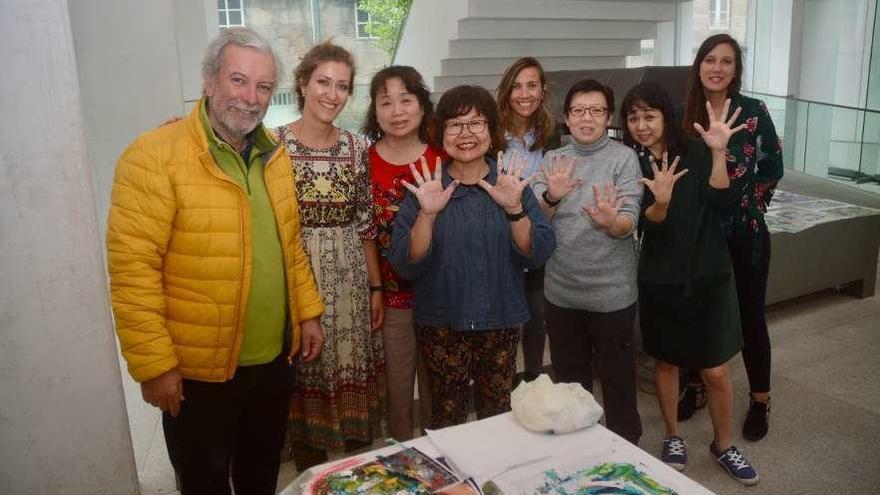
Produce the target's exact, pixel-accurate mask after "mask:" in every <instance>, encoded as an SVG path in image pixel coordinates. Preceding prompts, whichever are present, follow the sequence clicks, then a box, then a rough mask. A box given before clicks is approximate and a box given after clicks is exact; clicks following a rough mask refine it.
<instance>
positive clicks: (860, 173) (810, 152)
mask: <svg viewBox="0 0 880 495" xmlns="http://www.w3.org/2000/svg"><path fill="white" fill-rule="evenodd" d="M743 93H744V94H746V95H748V96H752V97H754V98H758V99H760V100H763V101H764V103H765V104H766V105H767V109H768V110H769V111H770V115H771V117H772V118H773V123H774V124H775V126H776V132H777V133H778V134H779V137H780V138H782V142H783V161H784V163H785V167H786V168H791V169H794V170H797V171H800V172H804V173H807V174H810V175H815V176H817V177H823V178H830V179H837V180H847V181H851V182H853V183H854V184H872V185H876V186H878V187H877V190H876V191H875V192H878V191H880V112H878V111H875V110H868V109H864V108H856V107H848V106H843V105H832V104H829V103H821V102H816V101H809V100H802V99H798V98H790V97H789V98H785V97H780V96H774V95H768V94H763V93H756V92H748V91H744V92H743ZM869 190H870V189H869Z"/></svg>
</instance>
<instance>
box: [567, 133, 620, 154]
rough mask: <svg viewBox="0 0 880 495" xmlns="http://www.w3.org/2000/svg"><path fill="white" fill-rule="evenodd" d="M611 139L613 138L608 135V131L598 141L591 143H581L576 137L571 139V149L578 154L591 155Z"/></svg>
mask: <svg viewBox="0 0 880 495" xmlns="http://www.w3.org/2000/svg"><path fill="white" fill-rule="evenodd" d="M609 141H611V138H610V137H608V133H607V132H606V133H605V135H604V136H602V137H600V138H599V140H598V141H596V142H595V143H591V144H581V143H579V142H577V141H575V140H574V139H572V140H571V149H572V150H573V151H574V153H575V155H577V156H589V155H592V154H593V153H596V152H597V151H599V150H601V149H602V148H604V147H605V146H606V145H607V144H608V142H609Z"/></svg>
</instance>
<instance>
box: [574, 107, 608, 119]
mask: <svg viewBox="0 0 880 495" xmlns="http://www.w3.org/2000/svg"><path fill="white" fill-rule="evenodd" d="M587 112H590V115H592V116H593V117H595V118H597V119H601V118H602V117H604V116H606V115H608V109H607V108H605V107H571V108H569V109H568V115H570V116H572V117H574V118H577V119H579V118H581V117H583V116H584V115H586V114H587Z"/></svg>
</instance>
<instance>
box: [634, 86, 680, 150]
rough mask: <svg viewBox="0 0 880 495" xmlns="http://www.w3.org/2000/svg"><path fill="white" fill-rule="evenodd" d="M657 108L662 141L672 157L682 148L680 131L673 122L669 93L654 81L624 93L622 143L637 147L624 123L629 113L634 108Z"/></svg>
mask: <svg viewBox="0 0 880 495" xmlns="http://www.w3.org/2000/svg"><path fill="white" fill-rule="evenodd" d="M648 109H651V110H659V111H660V113H661V114H662V115H663V141H664V143H665V144H666V152H667V153H668V154H669V156H670V157H672V156H673V155H675V154H680V153H681V152H682V151H683V150H684V145H683V142H682V138H681V133H680V132H679V130H678V125H676V123H675V108H674V107H673V106H672V100H671V99H669V94H668V93H667V92H666V90H664V89H663V88H662V87H661V86H660V85H659V84H657V83H655V82H650V81H649V82H643V83H641V84H638V85H636V86H633V88H632V89H630V90H629V92H628V93H627V94H626V96H625V97H624V98H623V103H621V105H620V121H621V127H622V129H623V144H625V145H627V146H630V147H633V148H635V147H637V146H639V144H638V143H637V142H636V140H635V139H633V137H632V135H631V134H630V133H629V126H628V125H627V124H626V122H627V118H628V117H629V115H630V114H631V113H633V112H635V111H636V110H648Z"/></svg>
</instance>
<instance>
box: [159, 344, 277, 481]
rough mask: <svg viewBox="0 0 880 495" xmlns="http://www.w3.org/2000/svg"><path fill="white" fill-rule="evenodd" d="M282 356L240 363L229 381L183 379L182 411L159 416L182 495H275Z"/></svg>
mask: <svg viewBox="0 0 880 495" xmlns="http://www.w3.org/2000/svg"><path fill="white" fill-rule="evenodd" d="M289 383H290V382H289V368H288V366H287V360H286V354H285V353H281V355H280V356H278V358H276V359H275V360H274V361H273V362H271V363H268V364H263V365H259V366H246V367H239V368H238V370H237V371H236V373H235V376H234V377H233V378H232V380H229V381H227V382H222V383H208V382H199V381H194V380H184V381H183V395H184V397H185V398H186V400H185V401H184V402H183V403H182V404H181V408H180V414H179V415H178V416H177V417H176V418H172V417H171V415H170V414H168V413H164V414H163V415H162V426H163V429H164V431H165V442H166V444H167V445H168V455H169V457H170V458H171V464H172V465H173V466H174V471H175V473H177V476H178V478H179V481H180V491H181V493H182V494H183V495H193V494H211V495H228V494H229V493H230V488H229V475H230V469H231V471H232V483H233V485H234V486H235V493H236V495H250V494H255V495H274V493H275V486H276V484H277V483H278V468H279V467H280V463H281V447H282V444H283V441H284V431H285V427H286V424H287V414H288V400H289V391H290V385H289Z"/></svg>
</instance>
